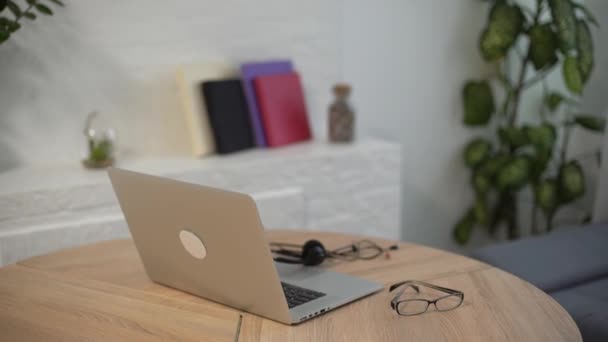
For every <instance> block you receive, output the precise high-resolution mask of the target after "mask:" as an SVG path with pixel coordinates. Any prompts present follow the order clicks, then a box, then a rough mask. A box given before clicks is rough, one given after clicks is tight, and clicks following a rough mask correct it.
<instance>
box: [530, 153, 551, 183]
mask: <svg viewBox="0 0 608 342" xmlns="http://www.w3.org/2000/svg"><path fill="white" fill-rule="evenodd" d="M551 154H552V152H551V150H542V149H538V148H537V149H536V151H535V153H534V155H533V156H531V157H529V159H528V160H529V161H530V178H531V179H532V182H534V183H537V182H538V181H539V180H540V178H541V177H542V175H543V174H544V173H545V171H546V170H547V166H548V165H549V161H550V160H551Z"/></svg>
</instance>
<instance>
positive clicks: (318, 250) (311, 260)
mask: <svg viewBox="0 0 608 342" xmlns="http://www.w3.org/2000/svg"><path fill="white" fill-rule="evenodd" d="M326 257H327V251H326V250H325V247H324V246H323V244H322V243H321V242H319V241H318V240H308V241H306V243H305V244H304V246H302V264H304V265H306V266H317V265H320V264H321V263H322V262H323V260H325V258H326Z"/></svg>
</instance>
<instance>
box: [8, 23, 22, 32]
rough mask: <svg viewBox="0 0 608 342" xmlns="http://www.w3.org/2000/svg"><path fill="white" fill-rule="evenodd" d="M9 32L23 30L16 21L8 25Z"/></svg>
mask: <svg viewBox="0 0 608 342" xmlns="http://www.w3.org/2000/svg"><path fill="white" fill-rule="evenodd" d="M7 28H8V30H9V31H10V32H11V33H13V32H15V31H17V30H18V29H20V28H21V25H20V24H19V23H18V22H16V21H10V22H9V23H8V25H7Z"/></svg>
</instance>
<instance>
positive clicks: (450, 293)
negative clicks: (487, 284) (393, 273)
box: [388, 280, 464, 316]
mask: <svg viewBox="0 0 608 342" xmlns="http://www.w3.org/2000/svg"><path fill="white" fill-rule="evenodd" d="M403 285H407V286H406V287H404V288H403V289H402V290H401V291H399V292H397V294H396V295H395V297H394V298H393V299H392V300H391V308H392V309H393V310H395V312H397V314H399V315H400V316H416V315H421V314H423V313H425V312H427V311H428V309H429V306H431V304H433V306H434V307H435V310H437V311H450V310H454V309H456V308H458V307H460V306H461V305H462V303H463V302H464V292H462V291H458V290H454V289H449V288H447V287H443V286H437V285H433V284H429V283H425V282H422V281H417V280H406V281H402V282H399V283H396V284H393V285H391V286H390V287H389V289H388V292H393V291H394V290H395V289H397V288H399V287H401V286H403ZM418 285H422V286H426V287H428V288H431V289H434V290H437V291H441V292H445V293H447V295H445V296H441V297H439V298H437V299H435V300H428V299H423V298H416V299H404V300H399V298H400V297H401V295H402V294H403V293H404V292H405V290H407V289H408V288H409V287H411V288H413V289H414V290H415V291H416V293H420V288H419V287H418ZM448 297H457V298H459V299H460V302H459V303H458V305H456V306H454V307H453V308H449V309H446V310H441V309H439V308H438V307H437V302H438V301H440V300H442V299H445V298H448ZM412 301H421V302H426V308H425V309H424V311H421V312H418V313H411V314H408V313H401V311H400V310H399V304H400V303H403V302H412Z"/></svg>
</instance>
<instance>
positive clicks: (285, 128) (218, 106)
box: [178, 60, 311, 156]
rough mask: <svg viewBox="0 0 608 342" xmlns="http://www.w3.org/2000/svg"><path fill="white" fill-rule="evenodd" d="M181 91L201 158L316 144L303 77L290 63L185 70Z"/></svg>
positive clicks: (195, 150) (194, 147)
mask: <svg viewBox="0 0 608 342" xmlns="http://www.w3.org/2000/svg"><path fill="white" fill-rule="evenodd" d="M178 85H179V88H180V93H181V95H182V102H183V105H184V113H185V115H186V120H187V123H188V126H189V131H190V135H191V141H192V151H193V154H194V155H196V156H204V155H208V154H212V153H218V154H227V153H232V152H237V151H241V150H244V149H248V148H253V147H278V146H284V145H288V144H291V143H295V142H300V141H305V140H310V139H311V130H310V125H309V122H308V113H307V110H306V103H305V101H304V93H303V90H302V84H301V81H300V76H299V74H298V73H297V72H296V71H295V70H294V67H293V65H292V63H291V62H290V61H288V60H277V61H267V62H255V63H244V64H242V65H241V66H240V69H237V68H234V67H231V66H229V65H225V64H222V63H207V64H199V65H189V66H183V67H181V68H180V69H179V71H178Z"/></svg>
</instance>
